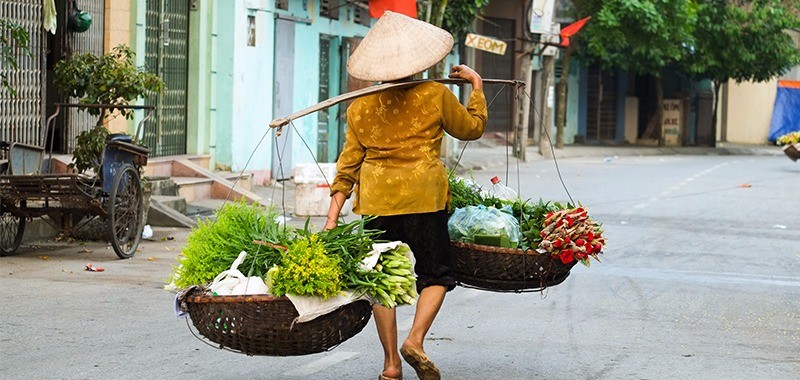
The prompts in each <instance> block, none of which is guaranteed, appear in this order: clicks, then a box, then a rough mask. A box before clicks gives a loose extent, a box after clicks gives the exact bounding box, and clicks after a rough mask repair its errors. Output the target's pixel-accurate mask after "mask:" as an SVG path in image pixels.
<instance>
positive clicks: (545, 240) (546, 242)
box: [538, 207, 605, 266]
mask: <svg viewBox="0 0 800 380" xmlns="http://www.w3.org/2000/svg"><path fill="white" fill-rule="evenodd" d="M542 227H543V228H542V232H541V237H542V241H541V242H540V243H539V249H538V251H539V252H542V253H544V252H548V253H550V254H551V255H553V256H555V257H558V258H559V259H561V262H562V263H564V264H569V263H571V262H572V261H574V260H580V261H581V262H582V263H583V264H584V265H586V266H589V257H593V258H594V259H595V260H598V261H600V260H599V259H597V255H598V254H600V253H601V252H602V250H603V246H604V245H605V239H604V238H603V236H602V234H603V230H602V229H600V224H599V223H597V222H595V221H593V220H591V219H590V218H589V217H588V216H587V214H586V210H584V209H583V208H582V207H577V208H573V209H566V210H559V211H553V212H549V213H548V214H547V216H546V217H545V220H544V223H543V225H542Z"/></svg>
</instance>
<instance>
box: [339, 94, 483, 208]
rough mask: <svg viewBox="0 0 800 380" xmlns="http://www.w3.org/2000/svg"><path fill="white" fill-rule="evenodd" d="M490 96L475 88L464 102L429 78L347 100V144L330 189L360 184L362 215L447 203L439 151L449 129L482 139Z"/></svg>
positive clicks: (463, 136) (356, 187)
mask: <svg viewBox="0 0 800 380" xmlns="http://www.w3.org/2000/svg"><path fill="white" fill-rule="evenodd" d="M486 118H487V110H486V97H485V96H484V94H483V91H481V90H473V91H472V95H471V96H470V99H469V104H468V105H467V108H466V109H465V108H464V107H463V106H462V105H461V104H460V103H459V102H458V99H457V98H456V96H455V95H454V94H453V93H452V91H450V90H449V89H448V88H447V87H445V86H444V85H442V84H441V83H436V82H425V83H423V84H420V85H417V86H414V87H412V88H407V89H399V90H390V91H384V92H380V93H377V94H373V95H369V96H365V97H363V98H360V99H357V100H355V101H354V102H353V103H352V104H351V105H350V107H348V108H347V125H348V127H347V132H346V140H345V145H344V149H343V150H342V153H341V155H340V156H339V159H338V161H337V174H336V178H335V179H334V181H333V184H332V185H331V195H333V194H334V193H336V192H342V193H344V194H345V195H347V196H348V197H350V195H351V194H352V192H355V198H354V201H353V212H355V213H356V214H360V215H379V216H388V215H400V214H417V213H427V212H435V211H439V210H443V209H444V208H445V206H446V205H447V196H448V184H447V172H446V169H445V167H444V164H443V163H442V162H441V160H440V159H439V157H440V152H441V147H442V138H443V136H444V132H447V133H448V134H450V135H451V136H453V137H455V138H457V139H460V140H475V139H478V138H479V137H480V136H481V135H482V134H483V130H484V128H485V126H486Z"/></svg>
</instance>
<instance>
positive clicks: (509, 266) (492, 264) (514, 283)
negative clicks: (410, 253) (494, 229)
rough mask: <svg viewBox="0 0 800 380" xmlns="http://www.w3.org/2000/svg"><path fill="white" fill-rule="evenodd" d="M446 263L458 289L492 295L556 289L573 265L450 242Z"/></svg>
mask: <svg viewBox="0 0 800 380" xmlns="http://www.w3.org/2000/svg"><path fill="white" fill-rule="evenodd" d="M450 261H451V265H452V266H453V270H454V271H455V272H456V281H458V282H459V283H460V284H461V285H462V286H467V287H473V288H478V289H483V290H490V291H496V292H512V291H513V292H521V291H524V290H527V291H538V290H542V289H545V288H547V287H548V286H554V285H558V284H560V283H562V282H564V280H566V278H567V276H569V271H570V270H571V269H572V267H573V266H575V264H576V263H577V261H573V262H571V263H569V264H564V263H562V262H561V260H557V259H553V257H552V256H550V255H543V254H540V253H538V252H535V251H531V250H529V251H523V250H522V249H513V248H502V247H494V246H488V245H479V244H472V243H462V242H457V241H451V242H450Z"/></svg>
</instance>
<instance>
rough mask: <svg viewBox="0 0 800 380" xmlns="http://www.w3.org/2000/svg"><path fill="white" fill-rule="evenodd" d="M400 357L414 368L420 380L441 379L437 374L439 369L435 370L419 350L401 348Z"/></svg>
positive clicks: (428, 359)
mask: <svg viewBox="0 0 800 380" xmlns="http://www.w3.org/2000/svg"><path fill="white" fill-rule="evenodd" d="M400 355H402V356H403V359H404V360H405V361H406V362H407V363H408V364H409V365H411V367H413V368H414V371H416V372H417V377H419V378H420V380H440V379H441V378H442V377H441V375H440V374H439V368H436V365H435V364H433V362H432V361H431V359H430V358H428V355H425V353H424V352H422V350H421V349H417V348H413V347H403V348H401V349H400Z"/></svg>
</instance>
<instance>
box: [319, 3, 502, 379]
mask: <svg viewBox="0 0 800 380" xmlns="http://www.w3.org/2000/svg"><path fill="white" fill-rule="evenodd" d="M452 47H453V37H452V36H451V35H450V33H448V32H447V31H445V30H442V29H440V28H437V27H435V26H433V25H431V24H428V23H425V22H423V21H419V20H416V19H413V18H410V17H407V16H403V15H401V14H398V13H393V12H389V11H387V12H386V13H385V14H384V15H383V16H382V17H381V18H380V19H379V20H378V21H377V22H376V23H375V25H374V26H373V28H372V29H371V30H370V31H369V33H367V35H366V36H365V37H364V39H363V40H362V42H361V43H360V44H359V46H358V48H356V50H355V52H353V55H352V56H351V57H350V60H349V62H348V65H347V70H348V73H349V74H350V75H351V76H353V77H355V78H358V79H362V80H367V81H375V82H393V81H400V80H407V79H411V78H412V77H413V76H414V75H416V74H418V73H420V72H422V71H424V70H425V69H427V68H429V67H431V66H433V65H435V64H436V63H438V62H439V61H441V60H442V59H444V58H445V57H446V56H447V55H448V54H449V53H450V50H451V49H452ZM450 77H451V78H463V79H466V80H467V81H469V82H470V83H471V85H472V93H471V95H470V98H469V104H468V106H467V107H464V106H463V105H462V104H461V103H459V101H458V99H457V98H456V96H455V95H454V94H453V93H452V92H451V91H450V90H449V89H448V88H447V87H445V86H444V85H442V84H440V83H436V82H424V83H421V84H418V85H415V86H413V87H407V88H402V89H396V90H387V91H384V92H380V93H377V94H373V95H369V96H365V97H363V98H360V99H357V100H355V101H354V102H353V103H352V104H351V105H350V106H349V107H348V109H347V131H346V139H345V145H344V148H343V150H342V153H341V155H340V156H339V159H338V161H337V174H336V178H335V179H334V181H333V183H332V185H331V205H330V209H329V212H328V217H327V221H326V225H325V228H333V227H335V226H336V223H337V219H338V217H339V213H340V211H341V208H342V205H343V204H344V202H345V200H346V199H347V198H349V197H350V196H351V195H352V196H353V198H354V201H353V212H354V213H356V214H359V215H363V216H376V218H375V219H373V220H371V221H370V222H369V224H368V225H367V227H368V228H370V229H377V230H382V231H385V232H384V233H383V235H382V236H381V238H382V239H386V240H400V241H403V242H404V243H406V244H408V245H409V247H410V248H411V250H412V251H413V252H414V256H415V259H416V264H415V271H416V273H417V276H418V277H417V291H418V292H419V294H420V296H419V300H418V301H417V306H416V312H415V314H414V322H413V325H412V327H411V330H410V332H409V334H408V336H407V337H406V339H405V340H404V341H403V343H402V345H401V346H400V350H399V353H398V338H397V318H396V313H395V310H394V309H388V308H385V307H383V306H381V305H379V304H376V305H375V306H374V313H373V314H374V316H375V324H376V326H377V329H378V336H379V338H380V341H381V344H382V346H383V351H384V364H383V371H382V372H381V374H380V375H379V377H378V378H379V379H381V380H394V379H402V365H401V364H402V363H401V360H400V357H401V355H402V358H403V359H404V360H405V361H406V362H408V364H410V365H411V366H412V367H413V368H414V370H415V371H416V373H417V376H418V377H419V378H420V379H424V380H428V379H439V378H440V373H439V369H438V368H437V367H436V365H434V364H433V362H432V361H431V359H430V358H429V357H428V356H427V354H426V353H425V350H424V347H423V343H424V339H425V336H426V335H427V333H428V331H429V329H430V328H431V325H432V324H433V321H434V319H435V318H436V315H437V314H438V312H439V309H440V308H441V306H442V303H443V301H444V297H445V294H446V293H447V292H448V291H450V290H452V289H453V288H455V280H454V278H453V272H452V269H451V268H450V260H449V256H448V247H449V242H450V239H449V236H448V233H447V210H446V207H447V200H448V194H449V188H448V181H447V172H446V168H445V166H444V164H443V163H442V162H441V160H440V158H439V157H440V153H441V145H442V139H443V137H444V134H445V132H446V133H448V134H450V135H451V136H453V137H455V138H458V139H461V140H475V139H478V138H479V137H480V136H481V135H482V134H483V131H484V127H485V125H486V118H487V110H486V98H485V96H484V94H483V81H482V79H481V77H480V75H478V73H476V72H475V71H474V70H472V69H471V68H469V67H467V66H465V65H457V66H453V68H452V69H451V71H450Z"/></svg>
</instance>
